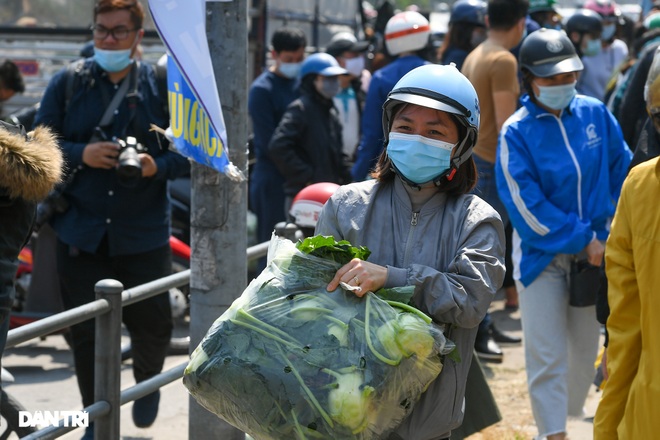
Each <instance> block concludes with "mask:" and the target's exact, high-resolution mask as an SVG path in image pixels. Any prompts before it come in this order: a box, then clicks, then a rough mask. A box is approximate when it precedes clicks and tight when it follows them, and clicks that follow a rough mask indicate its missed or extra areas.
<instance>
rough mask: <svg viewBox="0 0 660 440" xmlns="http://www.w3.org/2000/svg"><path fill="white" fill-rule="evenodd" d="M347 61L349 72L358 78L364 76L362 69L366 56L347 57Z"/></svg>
mask: <svg viewBox="0 0 660 440" xmlns="http://www.w3.org/2000/svg"><path fill="white" fill-rule="evenodd" d="M345 61H346V70H348V73H350V74H351V75H353V76H354V77H356V78H359V77H360V76H362V71H363V70H364V57H363V56H362V55H360V56H359V57H355V58H345Z"/></svg>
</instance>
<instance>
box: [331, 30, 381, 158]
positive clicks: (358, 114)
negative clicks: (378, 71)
mask: <svg viewBox="0 0 660 440" xmlns="http://www.w3.org/2000/svg"><path fill="white" fill-rule="evenodd" d="M368 48H369V41H366V40H364V41H358V40H357V38H355V36H354V35H353V34H351V33H350V32H338V33H337V34H335V35H334V36H333V37H332V39H331V40H330V42H329V43H328V45H327V47H326V48H325V52H326V53H327V54H330V55H332V56H333V57H335V59H336V60H337V62H338V63H339V65H340V66H341V67H343V68H345V69H346V70H347V71H348V74H347V75H342V76H340V77H339V85H340V90H339V93H337V95H335V97H334V101H335V107H336V108H337V111H338V112H339V120H340V121H341V124H342V139H343V144H344V153H345V154H346V155H347V156H348V158H349V160H350V161H351V164H352V163H353V162H354V157H355V150H356V149H357V146H358V144H359V143H360V123H361V121H362V110H363V109H364V100H365V98H366V94H367V90H368V88H369V81H370V80H371V73H370V72H369V71H368V70H367V69H366V68H365V56H364V54H365V52H366V51H367V49H368Z"/></svg>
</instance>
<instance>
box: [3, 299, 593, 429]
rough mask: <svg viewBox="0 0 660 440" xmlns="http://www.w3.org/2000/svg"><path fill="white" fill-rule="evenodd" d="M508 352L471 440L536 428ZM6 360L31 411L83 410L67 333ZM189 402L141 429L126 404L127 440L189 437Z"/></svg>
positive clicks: (583, 425)
mask: <svg viewBox="0 0 660 440" xmlns="http://www.w3.org/2000/svg"><path fill="white" fill-rule="evenodd" d="M502 307H503V301H502V300H501V299H499V298H498V299H497V300H496V301H495V302H494V303H493V306H492V312H493V318H494V320H495V322H496V323H497V324H498V326H499V327H500V328H501V329H502V330H507V331H511V332H513V333H514V334H520V333H521V330H520V319H519V318H520V316H519V314H518V313H514V314H507V313H504V312H503V311H502ZM178 330H179V331H183V329H178ZM504 351H505V359H504V362H503V363H502V364H500V365H493V364H488V365H486V374H487V376H488V380H489V383H490V384H491V388H492V389H493V392H494V394H495V396H496V399H497V401H498V404H499V406H500V410H501V412H502V414H503V417H504V420H503V421H502V422H500V423H499V424H498V425H495V426H494V427H492V428H488V429H487V430H485V431H484V432H483V433H480V434H475V435H473V436H471V437H470V440H495V439H497V440H523V439H525V440H527V439H531V438H532V437H533V435H534V434H535V432H536V431H535V427H534V424H533V418H532V417H531V410H530V409H529V399H528V397H527V395H526V386H525V375H524V358H523V350H522V347H521V346H516V347H506V348H504ZM186 361H187V356H170V357H168V359H167V361H166V365H165V368H166V369H168V368H172V367H174V366H177V365H180V364H182V363H184V362H186ZM2 362H3V366H5V367H6V368H7V369H8V370H9V371H10V372H11V373H12V374H13V375H14V376H15V378H16V382H15V383H13V384H8V385H6V390H7V391H8V392H9V393H11V394H12V395H13V396H15V397H17V398H18V399H19V400H20V401H21V402H22V403H23V405H24V406H25V407H26V409H27V410H29V411H36V410H42V411H55V410H60V411H62V410H77V409H80V397H79V394H78V388H77V385H76V381H75V375H74V371H73V366H72V356H71V354H70V352H69V349H68V346H67V345H66V343H65V341H64V339H63V338H62V336H49V337H48V338H46V339H45V340H41V341H40V340H35V341H32V342H28V343H25V344H22V345H21V346H19V347H16V348H13V349H10V350H7V351H6V353H5V355H4V357H3V361H2ZM133 384H134V381H133V378H132V373H131V366H130V362H127V363H125V364H124V368H123V371H122V386H123V387H124V388H126V387H129V386H132V385H133ZM599 397H600V395H599V394H597V393H596V392H595V390H593V389H592V391H591V392H590V395H589V399H588V401H587V405H586V413H587V416H588V417H592V416H593V414H594V412H595V409H596V406H597V403H598V399H599ZM188 400H189V396H188V393H187V391H186V389H185V387H184V386H183V384H182V383H181V382H180V381H176V382H173V383H171V384H169V385H167V386H166V387H164V388H163V389H162V397H161V407H160V408H161V409H160V413H159V415H158V419H157V420H156V423H155V424H154V425H153V426H152V427H151V428H147V429H139V428H136V427H135V426H134V425H133V423H132V421H131V405H132V404H130V403H129V404H127V405H124V406H123V407H122V413H121V439H122V440H147V439H155V440H169V439H187V438H188ZM568 430H569V435H570V437H571V440H591V439H592V438H593V436H592V425H591V422H590V421H589V420H588V419H586V420H571V421H569V425H568ZM81 435H82V432H80V431H76V432H72V433H69V434H67V435H65V436H64V437H61V438H63V439H67V440H72V439H79V438H80V436H81ZM202 440H207V439H202ZM208 440H210V439H208Z"/></svg>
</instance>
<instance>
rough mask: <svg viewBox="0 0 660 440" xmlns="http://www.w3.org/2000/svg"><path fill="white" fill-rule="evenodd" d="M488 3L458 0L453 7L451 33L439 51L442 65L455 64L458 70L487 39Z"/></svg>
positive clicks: (450, 19) (476, 0) (450, 20)
mask: <svg viewBox="0 0 660 440" xmlns="http://www.w3.org/2000/svg"><path fill="white" fill-rule="evenodd" d="M486 8H487V4H486V2H484V1H482V0H458V1H457V2H456V3H454V4H453V5H452V7H451V14H450V15H449V31H448V32H447V35H446V36H445V38H444V39H443V40H442V46H441V47H440V49H439V51H438V59H439V60H440V64H450V63H454V64H455V65H456V68H457V69H458V70H461V67H463V61H465V57H467V55H468V54H469V53H470V52H471V51H472V49H474V48H475V47H477V46H478V45H479V44H481V43H482V42H483V41H484V40H485V39H486Z"/></svg>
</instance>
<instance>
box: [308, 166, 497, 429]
mask: <svg viewBox="0 0 660 440" xmlns="http://www.w3.org/2000/svg"><path fill="white" fill-rule="evenodd" d="M316 233H317V234H323V235H332V236H334V237H335V238H336V239H337V240H339V239H344V240H348V241H350V242H351V243H352V244H353V245H354V246H367V247H368V248H369V249H370V250H371V251H372V254H371V256H370V257H369V261H370V262H372V263H376V264H379V265H382V266H386V267H387V269H388V277H387V281H386V286H385V287H394V286H404V285H413V286H415V293H414V296H413V302H414V303H415V305H416V306H417V307H418V308H419V309H420V310H422V311H423V312H425V313H427V314H428V315H430V316H431V317H432V318H433V319H434V321H436V322H438V323H447V324H451V327H450V329H449V330H448V331H447V332H446V333H447V336H448V338H449V339H450V340H452V341H454V342H455V343H456V346H457V348H458V350H459V353H460V357H461V362H458V363H457V362H454V361H452V360H449V359H445V363H444V367H443V370H442V372H441V373H440V376H439V377H438V379H437V380H435V381H434V382H433V383H432V384H431V385H430V386H429V388H428V389H427V391H426V392H425V393H424V394H423V395H422V397H421V399H420V400H419V402H418V403H417V404H416V406H415V407H414V409H413V411H412V413H411V414H410V415H409V416H408V418H407V419H406V420H404V422H403V423H402V424H401V426H400V427H399V428H397V430H396V434H397V435H398V436H400V437H401V438H404V439H406V440H432V439H441V438H446V437H449V435H450V431H451V430H452V429H454V428H456V427H458V426H460V424H461V422H462V420H463V409H464V406H463V400H464V394H465V381H466V377H467V373H468V369H469V367H470V362H471V359H472V352H473V347H474V339H475V337H476V333H477V326H478V324H479V322H480V321H481V320H482V319H483V317H484V315H485V314H486V311H487V310H488V307H489V305H490V303H491V300H492V299H493V296H494V295H495V292H497V290H498V289H499V288H500V287H501V285H502V281H503V279H504V271H505V270H504V229H503V226H502V221H501V220H500V217H499V215H498V214H497V212H496V211H495V210H494V209H493V208H492V207H491V206H490V205H488V204H487V203H486V202H484V201H483V200H481V199H480V198H479V197H477V196H474V195H463V196H458V197H447V195H446V194H444V193H438V194H437V195H435V196H433V197H432V198H431V199H430V200H429V201H428V202H427V203H426V204H425V205H424V206H423V207H422V209H421V210H420V211H419V212H418V213H416V214H414V213H413V211H412V207H411V204H410V199H409V197H408V194H407V193H406V190H405V188H404V187H403V183H402V182H401V180H400V179H398V178H395V179H394V182H392V183H378V182H377V181H375V180H370V181H366V182H360V183H354V184H350V185H346V186H342V187H340V188H339V189H338V190H337V191H336V192H335V194H334V195H333V196H332V197H331V198H330V200H329V201H328V202H327V203H326V205H325V206H324V208H323V211H322V212H321V215H320V217H319V221H318V224H317V226H316Z"/></svg>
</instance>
